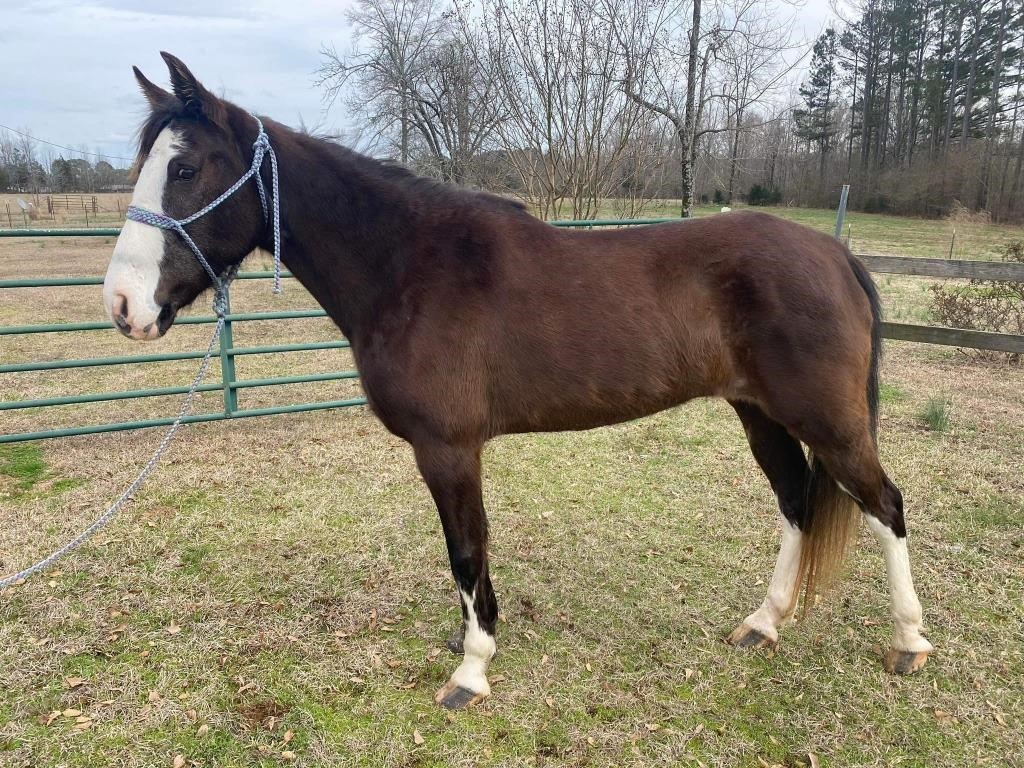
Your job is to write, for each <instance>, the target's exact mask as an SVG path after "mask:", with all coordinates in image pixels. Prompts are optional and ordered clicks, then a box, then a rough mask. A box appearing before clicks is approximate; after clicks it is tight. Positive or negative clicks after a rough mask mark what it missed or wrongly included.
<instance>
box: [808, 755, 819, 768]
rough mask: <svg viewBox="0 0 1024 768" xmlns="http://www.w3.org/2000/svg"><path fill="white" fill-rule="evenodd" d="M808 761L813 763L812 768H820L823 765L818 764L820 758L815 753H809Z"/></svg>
mask: <svg viewBox="0 0 1024 768" xmlns="http://www.w3.org/2000/svg"><path fill="white" fill-rule="evenodd" d="M807 759H808V760H810V761H811V768H819V766H820V765H821V763H819V762H818V756H817V755H816V754H814V753H813V752H808V753H807Z"/></svg>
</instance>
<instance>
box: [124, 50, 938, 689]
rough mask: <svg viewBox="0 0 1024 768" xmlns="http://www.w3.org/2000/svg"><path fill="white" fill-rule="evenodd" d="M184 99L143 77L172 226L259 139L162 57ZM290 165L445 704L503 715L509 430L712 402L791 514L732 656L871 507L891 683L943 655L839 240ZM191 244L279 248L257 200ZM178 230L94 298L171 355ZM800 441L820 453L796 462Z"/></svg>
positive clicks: (284, 132)
mask: <svg viewBox="0 0 1024 768" xmlns="http://www.w3.org/2000/svg"><path fill="white" fill-rule="evenodd" d="M163 56H164V59H165V60H166V61H167V64H168V66H169V69H170V74H171V83H172V85H173V88H172V91H173V92H167V91H164V90H162V89H160V88H159V87H157V86H156V85H154V84H153V83H151V82H150V81H148V80H147V79H146V78H145V77H144V76H143V75H142V74H141V73H140V72H139V71H138V70H136V76H137V78H138V80H139V83H140V85H141V86H142V90H143V92H144V93H145V95H146V97H147V98H148V100H149V103H150V105H151V107H152V113H151V115H150V117H149V118H148V120H147V121H146V123H145V124H144V126H143V129H142V132H141V142H140V148H139V162H138V167H139V168H140V169H141V170H140V174H139V178H138V183H137V185H136V188H135V192H134V200H133V202H134V204H135V205H137V206H142V207H145V208H148V209H149V210H151V211H154V212H157V213H162V214H165V215H167V216H171V217H175V218H178V219H181V218H183V217H185V216H188V215H189V214H192V213H193V212H195V211H198V210H199V209H200V208H202V207H203V206H205V205H206V204H207V203H209V202H210V201H211V200H213V199H214V198H216V197H217V196H218V195H220V193H221V192H223V191H224V190H225V189H227V188H228V187H229V186H230V185H231V184H232V183H233V182H234V181H235V180H236V179H238V178H239V177H240V176H241V175H242V174H243V172H244V171H245V170H246V168H247V167H248V166H249V164H250V162H251V160H252V158H253V149H252V144H253V140H254V138H255V137H256V136H257V132H258V127H257V123H256V120H255V118H253V117H252V116H251V115H249V114H248V113H247V112H245V111H244V110H242V109H240V108H238V107H236V106H234V105H233V104H230V103H228V102H226V101H224V100H222V99H219V98H217V97H215V96H214V95H212V94H211V93H210V92H209V91H208V90H206V89H205V88H204V87H203V86H202V85H201V84H200V83H199V82H198V81H197V80H196V79H195V77H194V76H193V75H192V74H191V72H189V70H188V69H187V68H186V67H185V65H184V64H183V63H182V62H181V61H179V60H178V59H176V58H174V57H173V56H170V55H168V54H163ZM264 123H265V125H266V128H267V133H268V135H269V139H270V143H271V145H272V146H273V147H274V149H275V150H276V152H277V155H278V158H279V159H280V168H281V177H280V200H281V222H282V233H283V235H282V238H283V251H284V258H285V261H286V264H287V266H288V268H289V269H290V270H291V271H292V273H293V274H294V275H295V276H296V277H297V278H298V280H299V281H300V282H301V283H302V284H303V285H304V286H305V287H306V288H307V289H308V290H309V292H310V293H311V294H312V295H313V296H314V297H315V298H316V300H317V301H318V302H319V303H320V304H321V305H322V306H323V307H324V308H325V309H326V310H327V313H328V314H329V315H330V317H331V318H332V319H333V320H334V322H335V323H337V325H338V327H339V328H340V329H341V331H342V332H343V333H344V334H345V336H346V337H347V338H348V339H349V340H350V342H351V345H352V351H353V354H354V356H355V359H356V362H357V365H358V367H359V371H360V374H361V377H362V384H363V388H364V389H365V391H366V396H367V399H368V400H369V403H370V405H371V406H372V408H373V411H374V413H376V415H377V416H378V417H379V418H380V419H381V421H383V422H384V424H385V425H386V426H387V428H388V429H390V430H391V431H392V432H394V433H395V434H396V435H399V436H400V437H402V438H404V439H405V440H407V441H408V442H409V443H410V444H411V445H412V447H413V450H414V451H415V455H416V461H417V463H418V465H419V468H420V471H421V472H422V474H423V478H424V480H425V481H426V483H427V485H428V487H429V488H430V492H431V494H433V497H434V500H435V501H436V503H437V508H438V511H439V513H440V515H441V522H442V525H443V528H444V534H445V539H446V542H447V545H448V553H449V557H450V560H451V566H452V571H453V574H454V577H455V582H456V585H457V587H458V592H459V595H460V597H461V603H462V612H463V618H464V623H463V637H462V638H456V639H453V641H452V643H453V645H457V646H458V650H460V651H462V652H464V658H463V661H462V663H461V665H460V666H459V667H458V669H457V670H456V671H455V673H454V674H453V675H452V677H451V679H450V680H449V682H448V683H447V684H446V685H445V686H444V687H442V688H441V690H440V691H438V693H437V697H436V700H437V701H438V702H439V703H441V704H443V705H445V706H447V707H463V706H466V705H468V704H470V703H473V702H476V701H478V700H480V699H481V698H482V697H484V696H487V695H488V694H489V687H488V683H487V677H486V671H487V666H488V663H489V662H490V660H491V657H492V656H493V655H494V652H495V642H494V629H495V620H496V617H497V612H498V609H497V604H496V602H495V598H494V591H493V590H492V588H491V582H490V578H489V576H488V565H487V520H486V517H485V514H484V508H483V500H482V495H481V486H480V453H481V449H482V448H483V445H484V443H486V442H487V440H489V439H490V438H492V437H494V436H496V435H500V434H502V433H510V432H536V431H549V430H575V429H589V428H591V427H597V426H601V425H604V424H613V423H616V422H621V421H625V420H627V419H634V418H637V417H639V416H644V415H646V414H651V413H654V412H656V411H660V410H662V409H665V408H671V407H673V406H675V405H678V404H680V403H683V402H686V401H687V400H690V399H692V398H695V397H709V396H714V397H722V398H725V399H726V400H728V401H729V402H730V403H731V404H732V406H733V408H735V410H736V412H737V414H738V415H739V418H740V420H741V421H742V423H743V426H744V429H745V430H746V434H747V438H748V439H749V442H750V447H751V450H752V451H753V454H754V457H755V458H756V460H757V462H758V464H759V465H760V466H761V468H762V469H763V470H764V473H765V474H766V475H767V476H768V480H769V482H770V483H771V486H772V488H773V490H774V491H775V493H776V494H777V496H778V500H779V507H780V510H781V513H782V517H783V524H782V529H783V533H782V546H781V550H780V552H779V558H778V563H777V564H776V567H775V572H774V575H773V577H772V580H771V585H770V587H769V589H768V595H767V597H766V598H765V600H764V602H763V604H762V605H761V606H760V608H758V609H757V610H756V611H755V612H754V613H752V614H751V615H750V616H748V617H747V618H746V619H744V621H743V622H742V623H741V624H740V625H739V626H738V627H737V628H736V629H735V630H734V631H733V632H732V634H731V635H729V638H728V639H729V641H730V642H731V643H734V644H735V645H737V646H742V647H762V646H768V645H772V644H774V643H775V642H777V640H778V630H777V627H778V625H779V624H780V623H782V622H783V621H784V620H785V619H787V618H788V617H790V616H791V615H792V614H793V611H794V608H795V606H796V603H797V597H798V593H799V590H800V585H801V584H804V585H806V588H807V591H808V594H809V595H813V593H814V590H815V589H816V588H818V589H820V588H823V587H824V586H826V585H827V583H828V582H829V581H830V579H832V578H833V576H834V574H835V572H836V569H837V567H838V565H839V563H840V559H841V557H842V555H843V551H844V549H845V547H846V545H847V541H848V539H849V536H850V532H851V526H852V525H853V524H854V523H855V522H856V521H857V519H858V517H859V514H858V512H857V508H858V507H859V508H860V510H861V511H862V512H863V513H864V515H865V516H866V518H867V521H868V524H869V526H870V527H871V530H872V531H873V532H874V534H875V536H876V537H877V538H878V540H879V541H880V543H881V544H882V546H883V547H884V550H885V560H886V566H887V570H888V577H889V585H890V588H891V593H892V615H893V620H894V622H895V625H896V633H895V637H894V639H893V642H892V647H891V649H890V651H889V652H888V653H887V654H886V656H885V666H886V668H887V669H888V670H890V671H894V672H900V673H907V672H912V671H914V670H916V669H918V668H920V667H921V665H923V664H924V662H925V659H926V657H927V654H928V652H929V651H931V650H932V646H931V645H930V644H929V642H928V641H927V640H926V639H925V638H924V637H923V636H922V635H921V629H922V624H921V606H920V603H919V602H918V599H917V596H916V594H915V592H914V587H913V583H912V581H911V576H910V566H909V560H908V557H907V546H906V528H905V526H904V519H903V501H902V497H901V495H900V492H899V490H898V489H897V488H896V486H895V485H893V484H892V482H890V480H889V478H888V477H886V474H885V472H884V471H883V469H882V466H881V464H880V463H879V459H878V451H877V449H876V443H875V435H874V431H875V424H876V420H877V410H878V359H879V303H878V296H877V294H876V292H875V288H874V286H873V284H872V282H871V279H870V277H869V276H868V274H867V273H866V272H865V270H864V267H863V266H862V265H861V264H860V263H859V262H858V261H857V259H856V258H854V257H853V256H852V255H851V254H850V253H849V251H847V250H846V249H845V248H844V247H843V246H842V245H841V244H840V243H838V242H837V241H836V240H834V239H832V238H831V237H828V236H826V235H823V234H819V233H818V232H814V231H812V230H810V229H808V228H806V227H803V226H800V225H797V224H793V223H789V222H786V221H782V220H780V219H777V218H775V217H772V216H769V215H765V214H760V213H733V214H727V215H720V216H713V217H710V218H707V219H702V220H698V221H682V222H678V223H669V224H659V225H655V226H647V227H637V228H634V229H621V230H616V231H604V232H570V231H563V230H559V229H556V228H555V227H552V226H549V225H548V224H545V223H543V222H541V221H538V220H537V219H535V218H533V217H532V216H530V215H529V214H528V213H527V212H526V211H524V210H523V208H522V206H520V205H518V204H516V203H514V202H510V201H508V200H504V199H502V198H499V197H495V196H493V195H489V194H483V193H479V192H473V191H468V190H465V189H459V188H456V187H452V186H446V185H444V184H440V183H438V182H435V181H432V180H428V179H424V178H419V177H417V176H415V175H413V174H412V173H410V172H408V171H406V170H404V169H402V168H399V167H396V166H394V165H389V164H387V163H384V162H380V161H378V160H374V159H371V158H368V157H365V156H363V155H360V154H357V153H355V152H352V151H350V150H348V149H345V148H343V147H340V146H338V145H337V144H335V143H332V142H330V141H326V140H323V139H319V138H315V137H313V136H309V135H306V134H303V133H299V132H296V131H293V130H290V129H289V128H287V127H285V126H283V125H281V124H280V123H277V122H274V121H272V120H269V119H265V118H264ZM259 183H264V184H267V183H269V174H268V173H266V172H264V173H263V175H262V178H260V177H257V178H256V180H255V181H253V182H251V183H247V184H246V185H245V186H244V187H243V188H242V189H241V190H240V191H239V192H238V194H236V195H235V196H233V197H232V198H230V199H229V200H227V201H226V202H225V203H224V204H223V205H221V206H219V207H218V208H216V209H215V210H213V211H212V212H211V213H209V214H208V215H207V216H205V217H203V218H202V219H199V220H198V221H196V222H195V223H194V224H190V225H189V227H188V232H189V235H190V236H191V237H192V239H193V240H194V242H195V243H196V244H197V245H198V247H199V248H201V249H202V252H203V253H204V254H205V256H206V258H207V260H208V261H209V263H210V264H211V265H212V267H213V269H214V270H215V271H217V272H218V273H219V272H222V271H224V270H229V269H230V268H232V267H234V266H235V265H237V264H238V263H239V262H241V260H242V259H243V258H244V257H245V256H246V255H247V254H248V253H250V252H251V251H252V250H254V249H255V248H260V247H262V248H269V247H270V246H271V242H272V228H271V227H270V226H269V225H268V224H267V222H266V221H265V219H264V217H263V215H262V212H261V206H260V200H259V196H258V195H257V185H258V184H259ZM210 284H211V280H210V277H209V275H208V273H207V272H206V271H205V270H204V268H203V267H202V266H201V265H200V264H199V262H198V261H197V259H196V257H195V255H194V254H193V252H192V251H191V250H190V249H189V247H188V246H187V244H186V243H185V242H183V240H182V238H180V237H179V236H178V235H176V234H175V233H174V232H166V231H161V230H159V229H156V228H154V227H151V226H147V225H146V224H144V223H140V222H137V221H128V222H126V223H125V226H124V230H123V232H122V233H121V236H120V237H119V238H118V241H117V244H116V246H115V248H114V253H113V258H112V260H111V264H110V268H109V270H108V272H107V277H106V282H105V285H104V297H105V302H106V307H107V311H108V312H109V313H110V315H111V317H112V318H113V319H114V321H115V323H116V324H117V326H118V327H119V328H120V329H121V330H122V332H123V333H125V334H126V335H127V336H129V337H131V338H156V337H158V336H161V335H163V333H164V332H166V330H167V328H168V327H169V326H170V325H171V323H172V322H173V321H174V318H175V316H176V313H177V312H178V310H180V309H181V308H182V307H185V306H187V305H188V304H190V303H191V302H192V301H194V300H195V298H196V297H197V296H199V295H200V294H201V293H203V292H204V291H205V290H207V289H208V288H209V287H210ZM801 444H804V445H806V446H808V448H809V452H810V458H808V457H805V454H804V450H803V447H802V445H801Z"/></svg>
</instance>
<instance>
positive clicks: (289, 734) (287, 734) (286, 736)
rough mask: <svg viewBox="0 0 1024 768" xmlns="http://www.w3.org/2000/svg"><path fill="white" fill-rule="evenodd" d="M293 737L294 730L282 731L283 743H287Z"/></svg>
mask: <svg viewBox="0 0 1024 768" xmlns="http://www.w3.org/2000/svg"><path fill="white" fill-rule="evenodd" d="M294 738H295V731H293V730H290V729H289V730H287V731H285V732H284V743H285V744H287V743H288V742H289V741H291V740H292V739H294Z"/></svg>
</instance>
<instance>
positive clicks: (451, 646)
mask: <svg viewBox="0 0 1024 768" xmlns="http://www.w3.org/2000/svg"><path fill="white" fill-rule="evenodd" d="M465 638H466V628H465V627H464V626H463V627H462V629H460V630H459V631H458V632H456V633H455V634H454V635H452V636H451V637H449V638H448V639H447V640H445V641H444V644H445V646H447V648H448V650H449V651H451V652H452V653H453V654H455V655H456V656H463V655H465V653H466V649H465V648H463V645H462V643H463V641H464V640H465Z"/></svg>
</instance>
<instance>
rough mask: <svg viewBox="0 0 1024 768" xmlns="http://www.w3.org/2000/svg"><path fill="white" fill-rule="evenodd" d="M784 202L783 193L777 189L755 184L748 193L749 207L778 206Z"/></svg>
mask: <svg viewBox="0 0 1024 768" xmlns="http://www.w3.org/2000/svg"><path fill="white" fill-rule="evenodd" d="M781 202H782V192H780V191H779V190H777V189H772V188H770V187H765V186H762V185H760V184H755V185H754V186H752V187H751V188H750V191H749V192H748V193H747V203H748V204H749V205H778V204H779V203H781Z"/></svg>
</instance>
